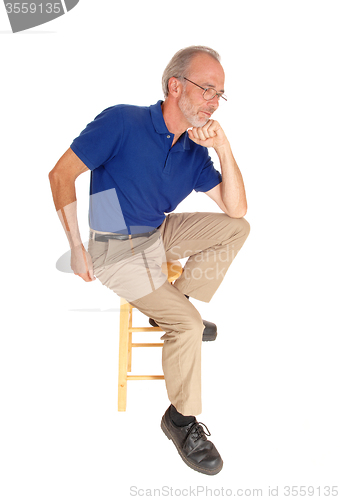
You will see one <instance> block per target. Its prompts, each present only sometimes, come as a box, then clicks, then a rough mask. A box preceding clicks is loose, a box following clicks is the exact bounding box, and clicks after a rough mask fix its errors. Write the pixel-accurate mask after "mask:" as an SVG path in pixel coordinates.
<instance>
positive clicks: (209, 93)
mask: <svg viewBox="0 0 340 500" xmlns="http://www.w3.org/2000/svg"><path fill="white" fill-rule="evenodd" d="M182 78H184V80H187V81H188V82H190V83H193V84H194V85H196V87H199V88H200V89H202V90H203V98H204V99H205V100H206V101H211V100H212V99H214V97H215V96H217V98H218V99H219V98H220V97H222V99H224V100H225V101H226V100H227V98H226V96H225V95H224V94H223V92H216V90H215V89H213V88H212V87H207V88H206V89H205V88H204V87H201V86H200V85H198V84H197V83H195V82H192V81H191V80H189V78H185V76H182Z"/></svg>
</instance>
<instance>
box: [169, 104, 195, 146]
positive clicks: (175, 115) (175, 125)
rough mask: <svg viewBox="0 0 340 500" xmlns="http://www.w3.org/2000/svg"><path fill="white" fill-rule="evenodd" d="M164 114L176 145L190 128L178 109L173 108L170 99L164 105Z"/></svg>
mask: <svg viewBox="0 0 340 500" xmlns="http://www.w3.org/2000/svg"><path fill="white" fill-rule="evenodd" d="M162 113H163V118H164V121H165V125H166V127H167V129H168V130H169V132H170V133H171V134H174V136H175V137H174V140H173V142H172V145H174V144H175V143H176V142H177V141H178V139H179V138H180V137H181V135H182V134H183V133H184V132H185V131H186V130H187V129H188V128H189V127H190V124H189V123H188V122H187V121H186V120H185V118H184V117H183V114H182V112H181V111H180V110H179V109H178V107H175V106H172V105H171V103H170V102H169V100H168V99H165V101H164V102H163V103H162Z"/></svg>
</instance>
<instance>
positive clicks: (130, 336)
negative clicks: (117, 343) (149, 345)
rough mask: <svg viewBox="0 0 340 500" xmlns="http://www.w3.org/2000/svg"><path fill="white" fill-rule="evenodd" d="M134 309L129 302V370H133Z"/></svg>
mask: <svg viewBox="0 0 340 500" xmlns="http://www.w3.org/2000/svg"><path fill="white" fill-rule="evenodd" d="M132 309H133V306H132V305H131V304H129V340H128V365H127V371H128V372H131V358H132V345H131V344H132V331H131V328H132Z"/></svg>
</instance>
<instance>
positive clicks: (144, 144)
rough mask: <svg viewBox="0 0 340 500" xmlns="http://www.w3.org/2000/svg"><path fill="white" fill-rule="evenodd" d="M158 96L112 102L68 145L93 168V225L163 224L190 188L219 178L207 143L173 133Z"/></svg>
mask: <svg viewBox="0 0 340 500" xmlns="http://www.w3.org/2000/svg"><path fill="white" fill-rule="evenodd" d="M161 103H162V101H158V102H157V104H154V105H152V106H149V107H142V106H131V105H126V104H120V105H117V106H111V107H109V108H107V109H105V110H104V111H102V113H100V114H99V115H98V116H96V118H95V119H94V120H93V121H92V122H91V123H89V124H88V125H87V126H86V128H85V129H84V130H83V131H82V132H81V133H80V135H79V136H78V137H77V138H76V139H74V141H73V142H72V144H71V149H72V151H74V153H75V154H76V155H77V156H78V157H79V158H80V159H81V160H82V161H83V162H84V163H85V165H86V166H87V167H88V168H89V169H90V170H91V183H90V206H89V224H90V227H91V228H92V229H95V230H97V231H105V232H106V231H107V232H113V233H117V232H121V233H131V234H133V233H139V232H147V231H150V230H151V229H154V228H156V227H158V226H160V225H161V224H162V222H163V221H164V219H165V213H169V212H172V211H173V210H175V208H176V207H177V205H178V204H179V203H180V202H181V201H182V200H184V198H186V197H187V196H188V195H189V194H190V193H191V192H192V190H195V191H209V190H210V189H212V188H213V187H215V186H216V185H217V184H219V183H220V182H221V181H222V176H221V174H220V173H219V172H218V171H217V170H216V169H215V168H214V166H213V162H212V160H211V158H210V156H209V155H208V150H207V148H204V147H202V146H199V145H197V144H195V143H194V142H193V141H191V140H190V139H189V137H188V133H187V132H185V133H183V134H182V135H181V137H180V138H179V140H178V141H177V142H176V143H175V144H174V146H173V147H171V144H172V141H173V138H174V134H171V133H170V132H169V131H168V129H167V127H166V125H165V122H164V119H163V113H162V108H161Z"/></svg>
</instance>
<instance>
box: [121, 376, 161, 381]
mask: <svg viewBox="0 0 340 500" xmlns="http://www.w3.org/2000/svg"><path fill="white" fill-rule="evenodd" d="M127 380H164V375H128V376H127Z"/></svg>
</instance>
